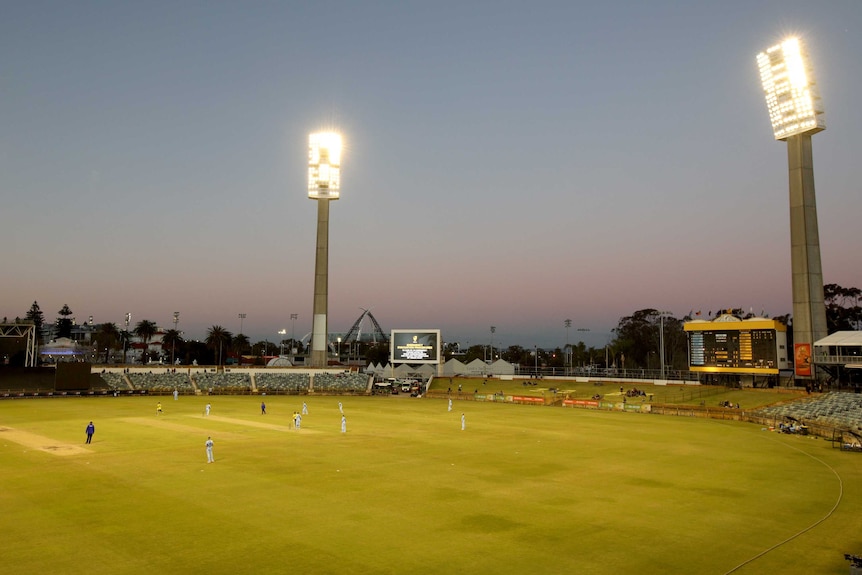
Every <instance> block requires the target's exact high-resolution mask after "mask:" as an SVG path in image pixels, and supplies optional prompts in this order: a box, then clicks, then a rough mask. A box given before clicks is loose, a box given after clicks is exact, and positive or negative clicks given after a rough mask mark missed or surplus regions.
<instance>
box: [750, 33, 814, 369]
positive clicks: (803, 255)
mask: <svg viewBox="0 0 862 575" xmlns="http://www.w3.org/2000/svg"><path fill="white" fill-rule="evenodd" d="M757 64H758V67H759V68H760V79H761V81H762V83H763V91H764V93H765V95H766V105H767V108H768V109H769V119H770V121H771V122H772V131H773V132H774V134H775V139H776V140H784V141H786V142H787V162H788V168H789V176H790V177H789V182H790V250H791V251H790V254H791V257H790V265H791V273H792V287H793V342H794V346H793V347H794V370H795V373H796V376H797V377H798V378H801V379H814V378H815V375H816V374H815V373H814V369H813V366H812V365H811V357H812V350H813V346H814V342H815V341H817V340H818V339H821V338H823V337H826V333H827V330H826V308H825V306H824V303H823V270H822V267H821V265H820V235H819V233H818V231H817V204H816V200H815V197H814V159H813V155H812V151H811V136H812V135H813V134H816V133H817V132H820V131H822V130H824V129H826V124H825V122H824V119H823V106H822V102H821V100H820V95H819V93H818V92H817V85H816V83H815V82H814V76H813V73H812V68H811V65H810V63H809V59H808V54H807V52H806V50H805V47H804V45H803V44H802V42H800V40H799V39H798V38H788V39H786V40H785V41H784V42H782V43H781V44H778V45H776V46H773V47H771V48H769V49H768V50H766V51H764V52H761V53H760V54H758V55H757Z"/></svg>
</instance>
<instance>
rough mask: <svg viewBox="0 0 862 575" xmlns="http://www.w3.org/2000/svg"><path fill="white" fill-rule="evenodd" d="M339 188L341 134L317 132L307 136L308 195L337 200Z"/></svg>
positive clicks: (315, 197)
mask: <svg viewBox="0 0 862 575" xmlns="http://www.w3.org/2000/svg"><path fill="white" fill-rule="evenodd" d="M340 190H341V135H340V134H335V133H333V132H319V133H316V134H310V135H309V136H308V197H309V198H311V199H319V200H337V199H338V197H339V192H340Z"/></svg>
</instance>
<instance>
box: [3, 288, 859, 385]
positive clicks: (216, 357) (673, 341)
mask: <svg viewBox="0 0 862 575" xmlns="http://www.w3.org/2000/svg"><path fill="white" fill-rule="evenodd" d="M823 294H824V304H825V306H826V322H827V327H828V331H829V333H834V332H836V331H853V330H859V329H862V306H860V300H862V290H860V289H859V288H855V287H851V288H844V287H842V286H840V285H838V284H827V285H824V286H823ZM716 309H717V310H720V311H716V312H715V316H716V317H717V316H718V315H719V314H720V313H721V312H725V311H726V312H729V313H732V314H733V315H736V316H738V317H740V318H741V319H748V318H750V317H754V311H753V310H749V311H748V312H744V311H743V310H742V309H740V308H732V307H731V308H716ZM761 315H763V314H762V313H761ZM712 316H713V312H712V311H710V312H709V313H708V315H707V318H711V317H712ZM699 317H701V312H699V311H698V312H696V313H695V312H694V311H693V310H692V311H691V312H689V314H688V315H686V316H684V317H682V318H676V317H673V316H672V315H670V314H667V313H664V312H660V311H659V310H656V309H653V308H646V309H641V310H638V311H635V312H634V313H632V314H631V315H629V316H625V317H622V318H620V320H619V323H618V324H617V327H615V328H614V329H613V330H612V335H613V337H612V338H611V340H610V341H609V342H608V344H607V345H606V346H603V347H599V348H596V347H587V346H586V345H585V344H584V342H583V341H579V342H578V343H576V344H570V345H566V346H562V347H554V348H549V349H548V348H539V347H538V346H534V347H523V346H520V345H511V346H509V347H507V348H505V349H500V348H494V349H489V346H486V345H473V346H470V347H469V348H468V349H466V350H464V351H463V352H462V350H460V349H459V347H458V344H457V343H449V344H445V345H444V348H443V350H442V353H443V356H444V358H445V359H447V360H448V359H450V358H453V357H454V358H458V359H459V360H460V361H463V362H464V363H470V362H472V361H473V360H475V359H481V360H483V361H493V360H496V359H503V360H505V361H507V362H509V363H513V364H519V365H521V366H523V367H527V368H528V367H529V366H531V365H535V366H537V367H541V368H560V369H566V368H572V369H574V368H585V367H590V366H597V367H618V368H621V369H654V368H655V369H657V368H658V367H659V365H660V363H661V358H660V357H659V354H660V350H661V347H662V346H661V339H662V337H663V339H664V342H663V343H664V346H663V347H664V353H665V357H664V361H665V367H666V368H667V369H672V370H674V369H675V370H684V369H688V343H687V338H686V335H685V331H684V329H683V325H684V324H685V322H687V321H691V320H692V319H696V318H699ZM773 319H776V320H778V321H781V322H782V323H784V324H785V325H787V328H788V332H789V334H790V337H791V338H792V329H793V321H792V319H793V318H792V317H791V316H790V315H789V314H788V315H783V316H777V317H775V318H773ZM7 321H8V320H7V318H3V322H4V323H6V322H7ZM15 321H16V322H20V321H22V320H21V319H20V318H15ZM24 321H26V322H29V323H32V324H33V325H34V326H35V329H36V334H37V338H38V339H39V341H38V343H40V344H41V343H42V342H41V336H42V329H43V327H44V324H45V315H44V313H43V312H42V310H41V308H40V307H39V303H38V302H37V301H34V302H33V305H31V306H30V309H29V310H28V311H27V313H26V314H25V316H24ZM74 324H75V321H74V314H73V312H72V310H71V309H70V308H69V306H68V305H66V304H64V305H63V307H62V308H61V309H60V310H59V311H58V312H57V319H56V320H55V325H56V332H55V333H56V335H57V337H67V338H68V337H71V335H72V330H73V328H74ZM157 332H158V326H157V325H156V323H155V322H153V321H150V320H146V319H144V320H141V321H139V322H138V323H137V324H135V326H134V327H133V328H131V329H120V328H119V327H118V326H117V324H115V323H102V324H97V325H95V326H94V330H93V333H92V335H91V338H92V340H93V344H94V346H97V347H95V354H96V357H97V361H101V362H105V363H108V362H109V360H110V357H111V356H112V355H117V354H119V353H120V352H122V358H123V359H122V361H123V363H126V359H127V356H128V353H129V351H130V350H131V349H132V347H133V342H132V336H135V337H137V339H138V341H139V342H140V345H139V347H140V348H142V358H141V360H142V361H143V362H144V363H146V362H147V361H149V360H150V359H164V360H167V361H169V362H170V363H174V361H175V360H177V359H179V360H180V362H181V363H184V364H189V363H192V362H193V361H197V362H198V363H199V364H205V365H224V364H225V362H226V360H227V359H228V358H230V357H233V358H236V357H239V356H242V355H250V356H254V357H258V358H263V357H264V356H270V355H275V354H277V353H279V351H280V350H281V349H282V348H286V349H290V348H294V347H295V348H297V349H300V350H302V349H303V348H304V346H303V344H302V342H300V341H297V340H294V339H284V340H282V341H281V342H278V343H275V342H270V341H258V342H256V343H254V344H252V343H251V341H250V340H249V338H248V337H247V336H246V335H245V334H236V335H234V334H232V333H231V332H230V331H228V330H226V329H225V328H224V327H222V326H220V325H213V326H212V327H210V328H209V329H208V330H207V335H206V338H205V339H204V341H197V340H186V339H184V338H183V334H182V332H180V331H178V330H177V329H168V330H165V332H164V333H163V334H162V340H161V341H162V355H163V357H162V358H155V357H152V352H150V351H149V349H148V344H149V342H150V341H152V339H153V337H154V336H155V335H156V333H157ZM353 345H354V346H355V354H356V356H357V357H362V358H364V360H365V361H366V362H369V363H375V364H376V363H380V364H385V363H387V362H388V361H389V346H388V344H386V343H370V342H359V343H356V344H353ZM12 362H13V363H17V360H16V359H15V358H13V361H12ZM21 364H22V365H23V359H22V360H21Z"/></svg>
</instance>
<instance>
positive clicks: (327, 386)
mask: <svg viewBox="0 0 862 575" xmlns="http://www.w3.org/2000/svg"><path fill="white" fill-rule="evenodd" d="M371 379H372V378H371V377H370V376H369V375H367V374H365V373H354V372H344V373H328V372H321V373H316V374H315V375H314V380H313V381H312V390H313V391H314V392H315V393H366V392H370V389H371Z"/></svg>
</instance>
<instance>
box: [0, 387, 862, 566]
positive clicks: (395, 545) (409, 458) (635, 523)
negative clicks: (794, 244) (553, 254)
mask: <svg viewBox="0 0 862 575" xmlns="http://www.w3.org/2000/svg"><path fill="white" fill-rule="evenodd" d="M303 400H304V401H306V402H307V403H308V407H309V410H310V413H309V415H307V416H305V417H304V418H303V420H302V429H301V430H299V431H296V430H293V429H291V419H292V414H293V412H294V411H298V410H299V409H300V407H301V405H302V401H303ZM208 401H209V402H211V403H212V406H213V409H212V414H211V416H210V417H208V418H207V417H204V416H203V407H204V405H205V404H206V403H207V402H208ZM339 401H341V402H342V403H343V405H344V411H345V414H346V416H347V433H346V434H342V433H341V432H340V425H341V415H340V413H339V411H338V406H337V404H338V402H339ZM162 405H163V408H164V414H163V415H161V416H156V415H155V401H154V399H153V398H148V397H123V398H74V399H72V398H70V399H51V400H14V401H3V402H0V427H5V428H12V429H16V430H21V431H26V432H28V433H30V434H33V435H36V436H40V437H44V438H48V439H50V443H52V444H55V445H61V444H70V445H72V444H73V445H81V446H83V442H84V439H85V436H84V427H85V426H86V424H87V422H89V421H90V420H93V421H94V422H95V424H96V434H95V436H94V443H93V444H92V445H90V446H85V447H86V448H87V449H88V450H89V451H87V452H84V453H82V454H76V455H68V456H60V455H57V454H56V453H52V452H51V451H50V450H49V451H43V450H40V449H39V448H38V446H33V445H29V446H25V445H22V444H20V443H16V442H13V441H10V440H8V439H7V438H6V437H5V436H4V434H3V432H0V504H2V510H3V514H2V515H0V517H2V519H0V526H2V527H3V533H4V534H5V537H4V539H5V541H4V555H3V563H4V572H7V573H22V574H23V573H40V572H62V573H70V574H76V573H88V574H90V575H94V574H101V573H106V574H107V573H111V574H125V573H128V574H136V573H151V572H154V571H157V570H160V571H162V572H168V573H210V574H212V573H237V572H242V573H284V572H293V571H297V572H305V573H338V574H341V575H344V574H351V573H381V574H396V573H397V574H404V573H407V574H413V573H415V574H419V573H438V572H462V573H493V574H494V575H505V574H508V573H513V574H515V573H517V574H518V575H524V574H525V573H556V572H571V573H597V574H605V573H608V574H610V573H627V572H632V573H633V572H639V573H693V572H698V573H725V572H727V571H728V570H730V569H732V568H733V567H735V566H736V565H739V564H740V563H742V562H743V561H745V560H747V559H748V558H750V557H752V556H754V555H756V554H757V553H759V552H760V551H762V550H763V549H765V548H768V547H770V546H771V545H774V544H775V543H776V542H778V541H781V540H783V539H786V538H787V537H789V536H791V535H792V534H794V533H797V532H799V531H800V530H802V529H804V528H805V527H806V526H808V525H811V524H812V523H814V522H816V521H817V520H819V519H820V518H821V517H822V516H823V514H824V513H826V512H827V511H828V510H829V509H831V508H832V506H833V505H834V503H835V500H836V497H837V491H838V488H837V481H836V478H835V475H834V474H833V473H832V472H831V471H830V470H829V468H827V467H826V466H824V464H823V463H821V462H819V461H817V460H815V459H813V458H812V457H809V456H807V455H806V453H811V454H814V455H816V457H818V458H819V459H821V460H822V461H824V462H826V463H828V464H829V465H831V466H833V467H834V468H835V469H836V470H837V472H838V473H839V474H840V475H841V476H842V477H844V478H845V482H844V483H845V499H844V501H842V504H841V505H840V506H839V509H838V511H837V512H836V513H835V514H834V516H833V517H830V519H829V520H828V521H826V522H824V523H823V524H822V525H820V526H818V528H817V529H814V530H812V531H811V532H809V533H806V534H805V535H803V536H801V537H799V538H797V539H795V540H793V541H792V542H791V543H789V544H787V545H785V546H782V547H780V548H779V549H778V550H776V551H774V552H772V553H770V554H767V555H766V556H764V557H763V558H761V559H758V560H757V561H755V562H753V563H752V564H750V565H747V566H746V567H744V568H742V569H740V570H739V571H737V573H749V574H751V573H767V572H781V571H791V570H799V568H802V570H806V571H809V572H818V573H833V572H834V573H846V569H847V563H846V562H845V561H844V560H843V553H845V552H852V553H858V552H859V551H860V549H858V548H856V549H854V548H853V545H857V546H858V545H859V541H858V538H857V536H856V535H855V533H858V520H857V519H856V517H858V516H859V511H860V509H859V508H860V502H862V493H860V492H859V489H858V488H857V487H856V485H858V484H862V481H859V479H862V478H860V469H859V467H860V466H859V464H860V463H862V459H860V458H859V457H858V456H856V455H855V454H848V453H842V452H839V451H838V450H832V449H831V448H830V445H829V442H826V441H823V440H817V439H813V438H805V437H796V436H782V435H779V434H776V433H769V432H765V431H761V430H760V428H759V427H757V426H753V425H751V424H745V423H738V422H730V421H727V422H716V421H709V420H702V419H694V418H675V417H664V416H653V415H646V414H635V413H606V412H595V411H589V410H579V409H562V408H551V407H547V408H546V407H530V406H516V405H503V404H486V403H476V402H459V401H456V402H455V405H454V410H453V411H452V412H447V410H446V401H445V400H430V399H422V400H417V399H411V398H406V397H343V398H333V397H284V396H279V397H268V398H267V412H268V414H267V415H260V402H259V398H254V397H223V396H219V397H211V398H204V397H183V398H181V399H180V401H176V402H175V401H173V400H172V399H167V400H165V401H162ZM462 412H463V413H465V417H466V421H467V429H466V430H465V431H461V427H460V416H461V413H462ZM209 435H211V436H212V437H213V439H214V441H215V459H216V462H215V463H214V464H211V465H207V464H206V456H205V453H204V441H205V440H206V438H207V436H209ZM793 448H798V449H793Z"/></svg>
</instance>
